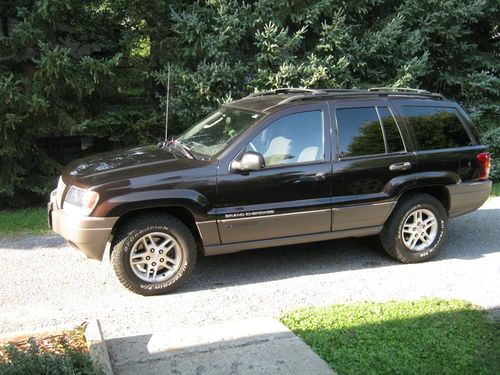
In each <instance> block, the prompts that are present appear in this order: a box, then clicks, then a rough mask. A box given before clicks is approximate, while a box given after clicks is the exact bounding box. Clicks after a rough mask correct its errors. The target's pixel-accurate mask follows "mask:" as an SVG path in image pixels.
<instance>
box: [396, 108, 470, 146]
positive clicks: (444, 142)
mask: <svg viewBox="0 0 500 375" xmlns="http://www.w3.org/2000/svg"><path fill="white" fill-rule="evenodd" d="M403 113H404V115H405V116H406V118H407V119H408V120H409V122H410V125H411V127H412V128H413V132H414V133H415V137H416V138H417V141H418V143H419V149H420V150H435V149H438V148H452V147H463V146H470V145H471V144H472V142H471V140H470V138H469V135H468V134H467V132H466V131H465V128H464V126H463V125H462V122H461V121H460V119H459V118H458V116H457V113H456V112H455V110H454V109H453V108H443V107H406V106H404V107H403Z"/></svg>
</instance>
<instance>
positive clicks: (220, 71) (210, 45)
mask: <svg viewBox="0 0 500 375" xmlns="http://www.w3.org/2000/svg"><path fill="white" fill-rule="evenodd" d="M12 4H13V6H10V7H9V6H3V8H2V9H3V13H2V22H1V24H2V33H1V35H0V50H1V53H0V165H1V166H2V168H1V171H0V205H6V204H7V203H9V202H11V201H13V199H12V197H14V196H16V197H19V196H26V197H28V198H29V197H30V196H33V194H34V195H37V196H39V197H40V196H44V194H46V193H47V192H48V191H49V190H50V189H51V188H52V184H53V177H54V176H55V175H57V174H58V173H59V171H60V166H59V165H58V164H57V163H55V162H54V161H52V160H50V159H49V158H47V156H46V155H45V153H44V152H43V150H41V149H40V148H38V147H37V146H36V142H35V141H36V139H38V138H40V137H47V136H60V135H69V134H73V135H95V136H99V137H105V138H108V139H110V145H111V146H122V145H129V144H137V143H151V142H155V141H156V140H157V139H158V138H161V137H162V135H163V116H164V115H163V114H162V113H163V111H164V102H165V100H164V98H165V85H166V72H167V68H168V67H170V68H171V70H172V76H171V78H172V90H171V93H172V101H171V107H170V108H171V122H170V129H171V131H172V134H175V133H179V132H181V131H183V130H184V129H186V128H187V127H189V126H190V125H191V124H193V122H194V121H196V120H197V119H199V118H200V117H202V116H204V115H206V114H207V112H209V111H211V110H213V109H214V108H215V107H217V106H218V105H220V104H221V102H224V101H229V100H232V99H237V98H240V97H241V96H243V95H245V94H247V93H249V92H253V91H255V90H262V89H269V88H275V87H282V86H304V87H330V88H336V87H347V88H348V87H371V86H389V85H390V86H411V87H419V88H424V89H428V90H431V91H437V92H440V93H442V94H445V95H446V96H448V97H449V98H451V99H456V100H458V101H459V102H460V103H461V104H462V105H463V106H464V107H465V108H467V109H468V110H469V111H470V112H471V113H473V114H474V115H475V117H476V119H480V120H482V119H494V120H495V121H496V122H495V123H493V125H492V126H493V127H496V128H498V126H499V125H498V121H497V119H498V114H499V107H498V96H499V92H500V84H499V78H498V70H499V60H498V56H497V53H496V51H497V49H498V45H497V44H498V26H497V24H498V23H497V21H496V20H497V19H498V18H499V17H498V16H499V8H498V6H496V5H497V4H496V2H495V1H494V0H473V1H463V0H443V1H439V2H436V1H434V0H423V1H422V0H403V1H372V0H361V1H355V2H345V1H339V0H314V1H313V0H306V1H294V0H260V1H257V2H243V1H240V0H211V1H204V2H185V1H182V0H174V1H169V2H167V1H136V0H133V1H123V0H109V1H102V0H90V1H88V0H85V1H84V0H75V1H71V2H68V1H65V0H26V1H19V2H13V3H12ZM495 116H496V117H495ZM481 130H482V131H484V132H486V131H489V130H491V127H489V128H488V129H487V128H484V129H483V128H482V129H481ZM488 137H490V135H488ZM488 139H489V138H488ZM492 139H493V138H492ZM493 141H494V142H497V138H496V137H495V138H494V140H493ZM495 145H497V146H498V143H495V144H494V146H495ZM495 147H496V146H495ZM6 166H9V167H8V168H7V167H6ZM494 173H495V175H496V173H497V172H496V170H495V172H494Z"/></svg>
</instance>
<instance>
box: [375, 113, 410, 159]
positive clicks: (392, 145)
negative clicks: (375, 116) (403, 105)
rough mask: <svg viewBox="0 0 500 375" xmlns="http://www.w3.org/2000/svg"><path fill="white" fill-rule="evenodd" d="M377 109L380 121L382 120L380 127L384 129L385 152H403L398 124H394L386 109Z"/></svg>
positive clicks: (390, 114)
mask: <svg viewBox="0 0 500 375" xmlns="http://www.w3.org/2000/svg"><path fill="white" fill-rule="evenodd" d="M377 109H378V113H379V115H380V120H382V125H383V127H384V135H385V141H386V144H387V152H388V153H391V152H401V151H405V146H404V145H403V140H402V138H401V133H400V132H399V129H398V124H397V123H396V120H395V119H394V116H393V115H392V113H391V111H390V110H389V108H388V107H377Z"/></svg>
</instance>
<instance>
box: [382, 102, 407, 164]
mask: <svg viewBox="0 0 500 375" xmlns="http://www.w3.org/2000/svg"><path fill="white" fill-rule="evenodd" d="M376 107H377V113H378V108H379V107H386V108H387V109H388V110H389V112H390V113H391V116H392V118H393V119H394V122H395V123H396V128H398V132H399V137H400V138H401V141H402V143H403V148H404V150H403V151H393V152H387V147H386V149H385V151H386V153H387V154H406V153H407V152H408V147H406V142H405V137H403V133H401V126H400V125H399V123H398V120H397V118H396V116H394V112H393V111H392V109H391V107H390V106H389V105H377V106H376ZM380 123H381V124H382V128H383V129H384V133H385V126H384V122H383V121H382V118H380Z"/></svg>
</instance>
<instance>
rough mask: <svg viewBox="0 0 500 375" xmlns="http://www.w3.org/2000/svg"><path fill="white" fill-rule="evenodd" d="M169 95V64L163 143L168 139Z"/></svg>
mask: <svg viewBox="0 0 500 375" xmlns="http://www.w3.org/2000/svg"><path fill="white" fill-rule="evenodd" d="M169 97H170V64H169V65H168V72H167V98H166V108H165V145H166V144H167V140H168V101H169Z"/></svg>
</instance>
